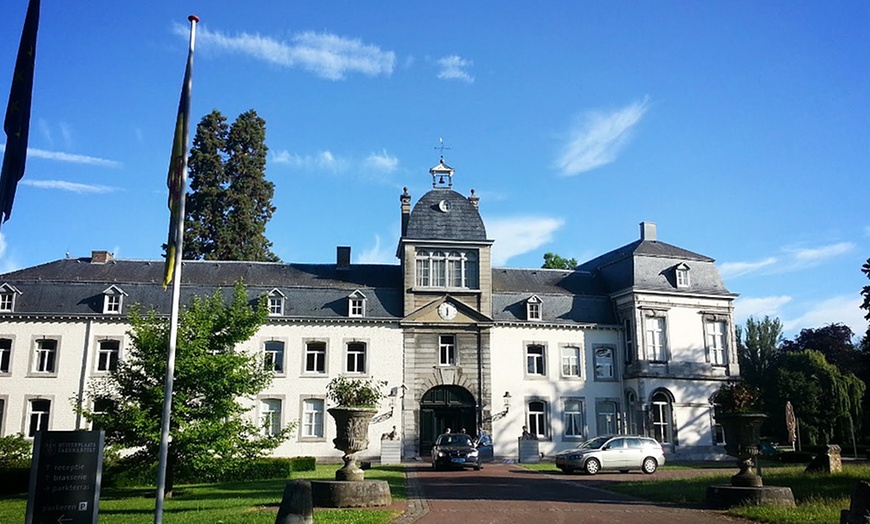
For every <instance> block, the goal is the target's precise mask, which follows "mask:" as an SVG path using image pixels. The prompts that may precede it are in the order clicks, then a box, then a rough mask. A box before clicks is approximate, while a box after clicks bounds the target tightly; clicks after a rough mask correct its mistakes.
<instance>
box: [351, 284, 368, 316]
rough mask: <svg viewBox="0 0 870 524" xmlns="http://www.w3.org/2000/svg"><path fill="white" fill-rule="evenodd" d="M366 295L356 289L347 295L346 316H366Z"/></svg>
mask: <svg viewBox="0 0 870 524" xmlns="http://www.w3.org/2000/svg"><path fill="white" fill-rule="evenodd" d="M366 301H367V300H366V296H365V295H364V294H363V293H362V292H361V291H360V290H356V291H354V292H353V293H351V294H350V295H348V297H347V316H349V317H352V318H361V317H364V316H366Z"/></svg>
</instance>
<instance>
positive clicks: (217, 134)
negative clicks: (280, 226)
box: [183, 109, 278, 262]
mask: <svg viewBox="0 0 870 524" xmlns="http://www.w3.org/2000/svg"><path fill="white" fill-rule="evenodd" d="M265 140H266V122H265V120H263V119H262V118H260V117H259V116H257V113H256V111H254V110H253V109H251V110H249V111H246V112H244V113H242V114H241V115H239V117H238V118H237V119H236V121H235V122H233V124H232V125H231V126H228V125H227V120H226V118H225V117H224V116H223V115H222V114H221V113H220V111H218V110H214V111H212V112H211V113H209V114H208V115H206V116H204V117H203V118H202V120H201V121H200V123H199V124H198V125H197V126H196V136H195V137H194V139H193V147H192V148H191V151H190V162H189V166H190V191H189V192H188V195H187V204H186V217H185V224H184V226H185V233H184V234H185V239H184V251H183V258H185V259H206V260H248V261H264V262H275V261H277V260H278V257H277V256H275V254H274V253H272V251H271V248H272V243H271V242H270V241H269V240H268V239H266V236H265V233H266V224H267V223H268V222H269V220H271V218H272V214H273V213H274V212H275V207H274V206H273V205H272V197H273V196H274V194H275V186H274V184H273V183H272V182H270V181H268V180H266V177H265V169H266V153H267V151H268V147H266V143H265Z"/></svg>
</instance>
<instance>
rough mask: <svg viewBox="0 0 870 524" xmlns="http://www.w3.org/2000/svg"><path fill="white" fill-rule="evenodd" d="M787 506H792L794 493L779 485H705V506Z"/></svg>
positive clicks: (724, 507) (723, 507)
mask: <svg viewBox="0 0 870 524" xmlns="http://www.w3.org/2000/svg"><path fill="white" fill-rule="evenodd" d="M761 505H773V506H787V507H794V506H795V503H794V494H792V492H791V488H785V487H781V486H763V487H744V486H728V485H724V484H721V485H714V486H707V507H709V508H712V509H728V508H730V507H733V506H761Z"/></svg>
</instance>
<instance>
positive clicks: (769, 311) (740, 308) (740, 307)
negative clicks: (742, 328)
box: [734, 295, 792, 324]
mask: <svg viewBox="0 0 870 524" xmlns="http://www.w3.org/2000/svg"><path fill="white" fill-rule="evenodd" d="M791 301H792V297H790V296H787V295H782V296H778V297H759V298H738V299H737V301H736V302H735V303H734V317H735V321H736V322H737V323H738V324H743V323H744V321H745V320H746V319H747V318H749V317H756V318H761V317H765V316H770V317H780V316H782V313H781V309H782V307H783V306H784V305H786V304H788V303H789V302H791Z"/></svg>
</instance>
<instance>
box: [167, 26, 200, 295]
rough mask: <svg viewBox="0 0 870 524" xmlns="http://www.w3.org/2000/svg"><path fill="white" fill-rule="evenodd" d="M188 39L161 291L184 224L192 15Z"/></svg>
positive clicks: (171, 161) (170, 179) (169, 180)
mask: <svg viewBox="0 0 870 524" xmlns="http://www.w3.org/2000/svg"><path fill="white" fill-rule="evenodd" d="M189 20H190V23H191V39H190V48H189V49H188V52H187V67H186V68H185V70H184V84H183V85H182V86H181V99H180V100H179V101H178V117H177V118H176V120H175V136H174V137H173V138H172V157H171V158H170V159H169V175H168V176H167V178H166V185H167V186H168V187H169V241H168V242H167V243H166V266H165V268H164V271H163V289H166V286H168V285H169V283H170V282H172V276H173V273H175V259H176V257H180V256H181V253H179V246H180V245H181V241H180V238H179V234H180V233H179V225H181V227H183V224H184V198H185V194H184V192H185V187H186V186H187V138H188V129H189V128H190V90H191V88H192V86H193V78H192V76H191V75H192V74H193V39H194V34H195V33H194V31H195V28H196V22H198V21H199V18H197V17H196V16H193V15H191V16H190V18H189ZM181 231H182V232H183V229H181Z"/></svg>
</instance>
